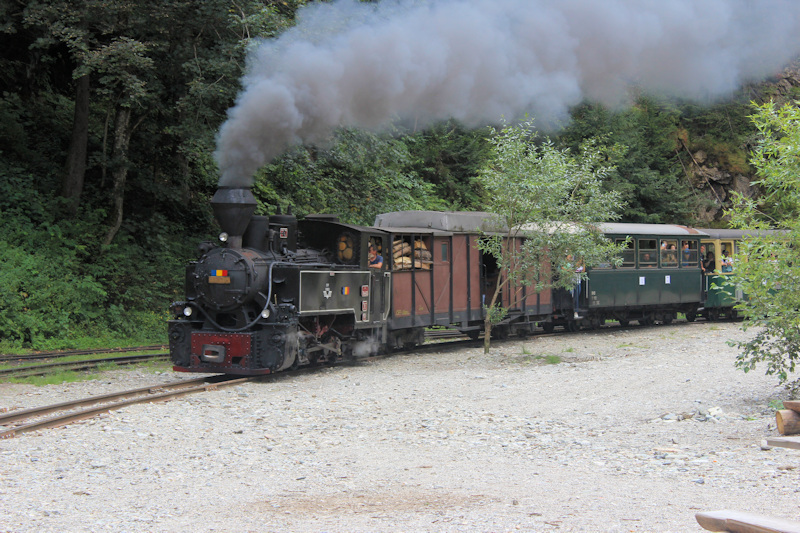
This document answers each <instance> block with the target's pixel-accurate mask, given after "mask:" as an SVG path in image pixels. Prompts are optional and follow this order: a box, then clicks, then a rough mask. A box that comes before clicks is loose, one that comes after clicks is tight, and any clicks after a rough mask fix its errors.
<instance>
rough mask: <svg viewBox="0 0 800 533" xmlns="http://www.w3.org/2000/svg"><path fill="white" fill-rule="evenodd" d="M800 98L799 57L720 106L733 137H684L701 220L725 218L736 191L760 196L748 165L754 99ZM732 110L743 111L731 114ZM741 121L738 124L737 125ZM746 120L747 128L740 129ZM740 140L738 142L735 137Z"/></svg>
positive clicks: (784, 100) (716, 221)
mask: <svg viewBox="0 0 800 533" xmlns="http://www.w3.org/2000/svg"><path fill="white" fill-rule="evenodd" d="M798 99H800V61H798V62H795V63H793V64H791V65H789V66H788V67H787V68H785V69H784V70H783V71H782V72H780V73H778V74H777V75H776V76H775V77H774V78H772V79H770V80H768V81H766V82H762V83H759V84H753V85H750V86H748V87H746V88H745V89H744V90H743V91H742V94H741V95H740V98H739V102H738V103H736V104H725V105H723V106H722V107H721V108H719V109H718V111H719V117H718V118H720V119H721V122H722V123H723V124H724V122H725V120H726V119H727V121H728V126H729V129H730V132H729V133H730V134H731V137H732V139H731V140H728V141H726V140H719V139H717V140H714V141H712V140H709V139H708V138H707V136H705V135H699V136H697V135H695V136H690V135H687V137H688V138H687V139H686V140H682V141H681V143H682V147H683V154H685V155H688V161H687V157H682V160H683V161H684V168H685V171H686V174H687V177H688V179H689V181H690V183H691V185H692V187H693V190H694V192H695V193H696V198H697V200H698V211H697V218H698V222H697V223H698V224H708V225H715V224H719V223H720V222H722V221H723V220H724V210H725V209H727V208H729V207H730V205H731V198H732V195H733V193H740V194H743V195H745V196H747V197H757V196H758V195H759V194H760V191H759V188H758V187H757V186H754V185H752V182H753V181H754V180H755V179H756V176H755V173H754V170H753V169H752V168H751V167H750V166H749V165H748V164H747V159H748V158H749V156H750V153H751V150H752V149H753V147H754V145H755V141H756V137H755V130H754V129H753V128H752V126H751V125H750V124H749V122H748V120H747V119H746V116H747V115H748V114H749V113H750V112H751V111H752V107H751V106H750V102H757V103H763V102H767V101H769V100H772V101H774V102H775V103H776V104H779V105H782V104H785V103H787V102H791V101H796V100H798ZM733 114H740V115H742V116H737V117H732V115H733ZM737 125H738V127H737ZM742 125H744V126H745V127H744V129H743V128H742ZM731 141H738V142H731Z"/></svg>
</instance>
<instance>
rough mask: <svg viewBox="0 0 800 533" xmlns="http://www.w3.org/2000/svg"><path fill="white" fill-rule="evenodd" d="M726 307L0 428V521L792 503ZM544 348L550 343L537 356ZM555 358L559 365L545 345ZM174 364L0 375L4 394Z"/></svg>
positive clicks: (783, 462) (302, 519) (333, 525)
mask: <svg viewBox="0 0 800 533" xmlns="http://www.w3.org/2000/svg"><path fill="white" fill-rule="evenodd" d="M745 335H749V333H743V332H741V331H740V330H739V329H738V326H737V325H735V324H728V323H716V324H703V323H695V324H674V325H671V326H658V327H652V328H636V327H634V328H628V329H624V330H621V329H616V330H612V329H607V330H603V331H600V332H589V333H577V334H559V335H554V336H546V337H538V338H532V339H529V340H526V341H524V342H523V341H512V342H507V343H504V344H502V345H499V344H498V345H495V346H493V348H492V353H491V354H490V355H489V356H484V355H483V353H482V349H469V350H461V351H457V352H456V351H453V352H450V351H442V352H440V353H434V354H426V355H421V354H416V355H415V354H411V355H402V356H394V357H390V358H385V359H380V360H376V361H367V362H360V363H358V364H355V365H348V366H338V367H334V368H325V369H320V370H317V371H315V372H312V373H308V374H306V375H303V376H299V377H298V376H295V377H288V376H276V377H272V378H270V379H269V380H267V381H264V382H259V383H248V384H245V385H242V386H238V387H234V388H230V389H224V390H219V391H214V392H209V393H203V394H198V395H194V396H191V397H186V398H183V399H179V400H174V401H171V402H169V403H159V404H149V405H137V406H131V407H128V408H125V409H123V410H119V411H115V412H113V413H110V414H108V415H104V416H102V417H99V418H96V419H92V420H89V421H86V422H84V423H81V424H76V425H73V426H69V427H65V428H60V429H51V430H45V431H42V432H39V433H34V434H25V435H21V436H19V437H17V438H14V439H9V440H5V441H0V531H14V532H16V531H20V532H23V531H24V532H28V531H31V532H33V531H35V532H42V531H59V532H61V531H124V532H140V531H143V532H151V531H152V532H160V531H169V532H173V531H225V532H230V531H237V532H238V531H258V532H273V531H281V532H282V531H286V532H384V531H386V532H399V531H405V532H417V531H425V532H427V531H432V532H438V531H479V532H495V531H496V532H500V531H516V530H522V531H558V532H563V531H588V532H595V531H626V532H630V531H634V532H636V531H659V532H663V531H702V530H701V528H700V527H699V526H698V525H697V523H696V521H695V519H694V514H695V513H696V512H698V511H701V510H705V511H711V510H719V509H736V510H739V511H748V512H755V513H761V514H766V515H771V516H774V517H782V518H789V519H795V520H798V519H800V483H798V481H799V480H800V452H798V451H796V450H788V449H783V448H773V449H768V448H766V446H762V442H763V441H764V439H765V438H766V437H768V436H773V435H777V431H776V429H775V419H774V411H773V410H772V409H770V402H774V401H776V400H780V399H785V398H786V392H785V390H784V389H783V388H782V387H780V386H778V384H777V381H776V380H775V379H774V378H772V377H768V376H765V375H764V373H763V368H759V369H757V370H756V372H751V373H749V374H744V373H743V372H741V371H739V370H736V369H735V368H734V367H733V362H734V359H735V357H736V353H737V352H736V350H735V349H734V348H731V347H729V346H728V345H727V344H726V341H727V340H729V339H743V338H745ZM549 356H552V357H549ZM557 358H560V362H555V363H553V360H558V359H557ZM175 377H195V376H186V375H185V374H181V375H178V376H176V375H175V374H172V373H169V372H168V373H163V374H156V375H154V374H152V373H150V374H148V373H144V372H142V371H115V372H109V373H106V374H103V376H102V378H101V379H99V380H95V381H90V382H84V383H74V384H65V385H58V386H47V387H33V386H27V385H12V384H0V409H2V408H6V409H16V408H28V407H33V406H36V405H43V404H50V403H55V402H58V401H64V400H65V399H68V398H73V397H84V396H87V395H90V394H100V393H104V392H108V391H111V390H119V389H127V388H132V387H136V386H143V385H148V384H152V383H155V382H158V381H159V380H161V381H171V380H173V379H175Z"/></svg>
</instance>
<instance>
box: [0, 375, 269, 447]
mask: <svg viewBox="0 0 800 533" xmlns="http://www.w3.org/2000/svg"><path fill="white" fill-rule="evenodd" d="M255 379H258V378H257V377H244V378H236V377H228V376H214V377H211V378H198V379H191V380H183V381H176V382H173V383H167V384H159V385H153V386H150V387H142V388H138V389H131V390H127V391H122V392H116V393H111V394H104V395H102V396H92V397H90V398H84V399H80V400H74V401H69V402H63V403H59V404H54V405H47V406H43V407H35V408H32V409H24V410H18V411H11V412H9V413H4V414H0V439H8V438H11V437H15V436H17V435H20V434H23V433H28V432H30V431H38V430H41V429H47V428H55V427H60V426H65V425H67V424H71V423H73V422H78V421H80V420H85V419H87V418H91V417H94V416H97V415H98V414H101V413H107V412H109V411H113V410H115V409H119V408H121V407H125V406H127V405H134V404H137V403H149V402H163V401H166V400H171V399H173V398H178V397H181V396H185V395H187V394H195V393H198V392H205V391H209V390H217V389H220V388H223V387H230V386H233V385H238V384H240V383H244V382H247V381H253V380H255Z"/></svg>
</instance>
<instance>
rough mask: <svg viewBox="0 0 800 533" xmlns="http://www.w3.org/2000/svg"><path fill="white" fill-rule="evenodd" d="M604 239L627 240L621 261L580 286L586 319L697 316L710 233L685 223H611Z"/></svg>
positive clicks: (644, 320)
mask: <svg viewBox="0 0 800 533" xmlns="http://www.w3.org/2000/svg"><path fill="white" fill-rule="evenodd" d="M600 229H601V231H602V232H603V234H604V235H605V236H606V238H608V239H611V240H613V241H615V242H617V243H624V242H626V241H627V245H626V249H625V250H624V252H623V254H622V264H621V265H620V266H618V267H615V266H605V267H604V266H599V267H598V266H595V267H594V268H591V269H589V270H588V281H587V282H585V283H583V284H582V286H581V295H580V300H579V307H580V309H581V311H582V313H583V317H582V318H583V320H584V321H586V320H588V321H589V324H590V325H591V326H594V327H596V326H599V325H601V324H602V323H603V322H605V321H606V320H617V321H619V322H620V324H622V325H627V324H629V323H630V322H631V321H632V320H636V321H638V322H639V323H640V324H643V325H650V324H654V323H655V322H657V321H658V322H662V323H664V324H669V323H670V322H672V321H673V320H674V319H675V318H676V317H677V313H684V314H685V315H686V317H687V319H688V320H694V319H695V317H696V316H697V313H698V310H699V309H700V307H701V306H702V302H703V275H702V269H701V263H700V243H701V240H702V239H703V238H706V237H707V235H706V234H705V233H703V232H701V231H698V230H696V229H693V228H689V227H686V226H677V225H664V224H623V223H608V224H602V225H601V226H600Z"/></svg>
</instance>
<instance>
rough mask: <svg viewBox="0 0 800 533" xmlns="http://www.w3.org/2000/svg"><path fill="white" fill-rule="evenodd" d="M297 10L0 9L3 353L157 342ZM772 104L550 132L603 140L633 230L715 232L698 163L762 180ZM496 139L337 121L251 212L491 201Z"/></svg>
mask: <svg viewBox="0 0 800 533" xmlns="http://www.w3.org/2000/svg"><path fill="white" fill-rule="evenodd" d="M305 3H306V2H305V1H303V0H262V1H257V0H240V1H237V2H231V1H229V0H228V1H226V0H207V1H204V2H191V1H189V0H175V1H170V2H154V1H152V0H140V1H129V0H102V1H101V0H77V1H69V2H67V1H62V0H48V1H37V0H31V1H26V2H21V1H13V0H4V1H2V2H0V90H1V91H2V96H3V97H2V100H1V101H0V126H2V127H0V213H2V216H1V217H0V229H2V232H0V241H2V242H0V265H2V268H0V349H5V350H10V349H13V348H20V347H27V348H36V349H45V348H66V347H71V346H75V345H79V344H83V345H85V344H86V343H87V342H89V341H88V340H87V339H95V340H96V342H98V343H106V344H108V343H112V342H126V341H127V342H140V341H141V342H145V341H147V342H150V341H153V340H163V339H164V338H165V336H166V328H165V326H164V321H165V318H166V309H167V308H168V305H169V302H170V301H172V300H176V299H180V298H181V292H182V289H183V273H184V264H185V263H186V262H187V261H188V260H190V259H191V258H193V257H194V250H195V243H197V242H198V241H200V240H204V239H209V238H210V237H211V236H213V235H215V234H216V229H215V222H214V220H213V218H212V216H211V211H210V208H209V205H208V200H209V198H210V196H211V195H212V194H213V192H214V190H215V188H216V184H217V180H218V178H219V176H218V170H217V168H216V163H215V162H214V158H213V152H214V145H215V135H216V133H217V131H218V129H219V127H220V125H221V124H222V122H223V121H224V120H225V117H226V111H227V110H228V109H229V108H230V106H231V105H233V103H234V102H235V99H236V96H237V94H238V92H239V91H240V89H241V86H240V79H241V77H242V74H243V73H244V72H245V57H246V53H247V50H248V49H249V47H251V46H253V43H255V42H256V41H257V40H258V39H262V38H270V37H273V36H275V35H278V34H280V33H281V32H282V31H283V30H285V29H286V28H288V27H291V26H292V24H293V23H294V17H295V14H296V12H297V10H298V8H300V7H301V6H302V5H304V4H305ZM774 94H775V89H774V88H773V87H772V86H770V85H762V86H759V87H749V88H746V89H742V91H741V92H739V93H737V94H734V95H731V98H730V99H729V100H728V101H726V102H722V103H717V104H715V105H710V106H699V105H698V104H696V103H690V102H677V101H674V100H665V99H661V98H659V97H656V96H652V95H646V94H641V95H637V96H636V97H635V98H634V99H633V101H634V104H633V105H632V106H631V107H629V108H627V109H623V110H617V111H611V110H608V109H606V108H604V107H602V106H600V105H597V104H593V103H591V102H586V103H583V104H581V105H580V106H578V107H576V108H575V109H573V110H572V120H571V122H569V123H568V124H566V125H565V126H564V127H563V128H562V129H561V130H559V131H557V132H548V133H549V135H550V136H551V137H550V138H551V139H552V140H553V142H554V143H555V144H556V146H558V147H559V148H561V149H569V150H575V151H577V150H578V149H579V147H580V146H581V145H582V144H583V143H584V141H586V140H587V139H590V138H591V139H595V140H596V142H597V143H598V146H599V149H600V150H602V152H603V153H604V154H605V157H606V158H607V161H608V163H609V164H610V165H613V166H615V168H616V170H615V171H614V172H612V173H610V174H609V175H608V176H606V178H605V181H604V183H603V186H604V187H605V188H606V189H607V190H608V191H615V193H618V195H619V197H620V198H621V199H622V201H623V202H624V204H625V207H624V208H623V210H622V215H623V219H622V220H623V221H627V222H654V223H666V222H672V223H684V224H693V223H696V222H697V221H698V220H700V219H698V214H699V213H706V214H707V213H709V212H711V213H713V214H714V216H713V218H714V219H715V220H713V221H710V220H708V219H707V218H706V219H705V220H704V225H707V224H709V223H714V224H717V225H723V224H724V223H725V222H724V220H721V219H720V215H721V213H722V211H721V210H720V208H722V207H725V206H726V205H727V202H728V199H727V193H726V192H725V191H724V187H722V186H720V185H718V184H712V183H711V182H710V181H709V180H708V179H707V178H704V177H703V176H702V175H700V174H698V173H697V168H698V167H699V165H700V164H701V163H703V164H704V165H705V166H706V167H711V168H717V169H722V172H725V173H728V174H735V175H737V176H744V177H746V178H749V177H751V175H752V171H751V169H750V168H749V166H748V163H747V160H748V155H749V150H751V149H752V147H753V146H754V139H755V136H756V133H757V130H756V128H755V126H754V125H753V124H752V123H751V121H750V120H749V118H748V116H749V114H751V113H752V108H751V105H750V101H751V100H754V99H755V100H759V101H764V100H766V99H767V98H768V97H770V96H773V95H774ZM782 96H784V97H791V96H794V95H793V94H790V95H782ZM534 118H535V117H534ZM492 133H493V131H492V130H491V129H490V128H480V129H469V128H466V127H465V126H463V125H462V124H459V123H458V122H455V121H449V122H443V123H440V124H438V125H435V126H434V127H432V128H429V129H426V130H419V131H414V130H408V129H406V128H404V127H402V126H400V125H397V126H396V127H395V128H394V129H393V130H392V131H389V132H386V133H380V134H379V133H375V132H370V131H363V130H357V129H342V130H340V131H338V132H337V133H336V135H335V137H334V139H332V141H331V142H330V143H329V144H327V145H325V146H321V147H314V146H300V147H296V148H294V149H292V150H290V151H287V152H286V153H285V154H284V155H282V156H281V157H279V158H277V159H276V160H274V161H272V162H271V163H270V164H268V165H267V166H265V167H264V168H262V169H261V170H260V171H259V172H258V175H257V176H256V180H255V185H254V189H253V192H254V194H255V195H256V197H257V199H258V201H259V204H260V205H259V213H260V214H268V213H270V212H274V211H275V209H276V208H278V207H280V208H285V207H286V206H288V205H292V206H293V209H294V212H295V213H297V214H298V215H300V216H302V215H304V214H307V213H313V212H337V213H338V214H340V215H341V217H342V219H343V220H345V221H348V222H353V223H371V222H372V220H373V219H374V216H375V215H376V214H377V213H379V212H383V211H390V210H399V209H452V210H472V209H480V207H481V205H482V194H483V191H482V189H481V185H480V181H479V180H478V179H477V176H478V174H479V171H480V169H481V168H482V166H483V164H484V163H485V161H486V159H487V157H488V155H489V153H490V150H491V143H490V139H491V136H492ZM697 153H702V154H703V161H700V162H698V161H697V158H696V157H695V154H697ZM712 204H713V206H714V209H709V206H712Z"/></svg>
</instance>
